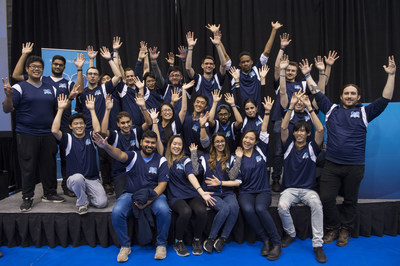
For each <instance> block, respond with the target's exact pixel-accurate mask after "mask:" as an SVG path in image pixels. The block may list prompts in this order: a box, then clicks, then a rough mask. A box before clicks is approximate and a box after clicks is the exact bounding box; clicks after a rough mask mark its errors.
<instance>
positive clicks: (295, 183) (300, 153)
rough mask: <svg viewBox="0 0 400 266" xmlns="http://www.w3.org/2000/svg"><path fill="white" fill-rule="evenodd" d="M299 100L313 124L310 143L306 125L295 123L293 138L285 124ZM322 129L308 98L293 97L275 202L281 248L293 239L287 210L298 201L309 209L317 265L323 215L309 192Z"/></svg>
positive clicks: (321, 259) (321, 255)
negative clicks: (283, 162)
mask: <svg viewBox="0 0 400 266" xmlns="http://www.w3.org/2000/svg"><path fill="white" fill-rule="evenodd" d="M298 101H302V102H303V103H304V104H305V106H306V108H307V110H308V111H309V113H310V115H311V117H312V119H311V120H312V121H313V124H314V126H315V128H316V131H315V137H314V140H312V141H308V142H307V137H308V136H309V135H310V134H311V128H310V125H309V124H308V123H307V122H306V121H304V120H300V121H298V122H297V123H296V124H295V125H294V128H293V138H289V129H288V126H289V121H290V117H291V115H292V112H293V109H294V106H295V105H296V103H297V102H298ZM323 131H324V129H323V126H322V124H321V122H320V121H319V119H318V117H317V116H316V114H315V112H314V110H313V109H312V105H311V102H310V100H309V99H308V96H306V95H304V94H295V95H294V96H293V97H292V99H291V102H290V107H289V109H288V111H287V113H286V115H285V118H284V119H283V121H282V125H281V139H282V143H283V145H284V160H285V164H284V167H285V172H284V175H283V187H284V188H285V190H284V191H283V192H282V193H281V197H280V199H279V203H278V212H279V216H280V217H281V220H282V225H283V229H284V230H285V232H286V234H287V235H286V236H285V237H284V238H283V239H282V246H283V247H288V246H289V245H290V244H291V243H292V242H293V241H294V239H295V237H296V230H295V227H294V224H293V220H292V217H291V215H290V207H291V206H292V205H293V204H296V203H298V202H302V203H304V204H305V205H307V206H309V207H310V208H311V225H312V234H313V239H312V245H313V247H314V253H315V256H316V259H317V261H318V262H321V263H324V262H326V261H327V259H326V255H325V253H324V251H323V249H322V244H323V241H322V237H323V214H322V203H321V200H320V198H319V196H318V194H317V192H315V191H314V190H313V188H314V187H315V184H316V181H315V169H316V159H317V155H318V153H319V152H320V149H319V146H320V145H321V144H322V140H323Z"/></svg>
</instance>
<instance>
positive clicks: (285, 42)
mask: <svg viewBox="0 0 400 266" xmlns="http://www.w3.org/2000/svg"><path fill="white" fill-rule="evenodd" d="M280 39H281V48H280V49H279V52H278V55H277V56H276V60H275V72H274V78H275V81H278V79H279V71H280V64H281V57H282V56H283V54H284V53H285V49H286V47H287V46H288V45H289V44H290V42H291V41H292V40H291V39H290V35H289V34H288V33H283V34H282V35H281V36H280Z"/></svg>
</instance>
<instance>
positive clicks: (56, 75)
mask: <svg viewBox="0 0 400 266" xmlns="http://www.w3.org/2000/svg"><path fill="white" fill-rule="evenodd" d="M33 45H34V44H33V43H30V42H28V43H25V44H22V53H21V57H20V58H19V60H18V62H17V65H16V66H15V69H14V72H13V74H12V77H13V78H14V79H16V80H18V81H23V80H27V79H28V76H27V75H24V74H23V71H24V64H25V61H26V58H27V57H28V55H29V54H30V53H31V52H32V50H33ZM84 62H85V58H84V57H83V54H78V56H77V57H76V58H74V64H75V66H76V72H77V79H76V84H78V85H79V88H78V91H79V93H81V92H82V90H83V87H84V86H83V74H82V67H83V64H84ZM65 64H66V60H65V58H64V57H63V56H61V55H55V56H53V59H52V61H51V75H50V76H42V78H41V81H42V82H44V83H47V84H49V85H51V86H53V87H55V88H56V90H57V92H56V97H58V96H59V95H61V94H64V95H67V97H68V96H69V94H70V92H71V91H72V88H73V87H74V85H75V83H74V82H73V81H71V80H68V79H66V78H64V76H63V73H64V70H65ZM70 116H71V105H69V106H68V108H67V109H66V110H65V111H64V113H63V117H62V119H61V131H63V132H67V133H71V132H72V131H71V129H70V128H69V124H68V123H69V117H70ZM59 147H60V162H61V176H62V178H63V181H62V183H61V187H62V189H63V191H64V195H67V196H69V197H75V195H74V193H73V192H72V191H71V190H69V189H68V188H67V175H66V168H65V150H63V149H61V146H59Z"/></svg>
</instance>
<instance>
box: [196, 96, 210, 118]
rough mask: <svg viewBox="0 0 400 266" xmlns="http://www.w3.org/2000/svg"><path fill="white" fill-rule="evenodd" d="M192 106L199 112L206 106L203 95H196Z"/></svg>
mask: <svg viewBox="0 0 400 266" xmlns="http://www.w3.org/2000/svg"><path fill="white" fill-rule="evenodd" d="M193 107H194V108H193V109H194V111H195V112H196V113H198V114H201V113H202V112H203V111H204V110H205V109H206V107H207V100H206V99H204V98H203V97H197V98H196V99H195V100H194V103H193Z"/></svg>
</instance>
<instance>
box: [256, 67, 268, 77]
mask: <svg viewBox="0 0 400 266" xmlns="http://www.w3.org/2000/svg"><path fill="white" fill-rule="evenodd" d="M269 69H270V68H269V66H267V65H264V66H262V67H261V68H260V69H258V72H259V73H260V76H261V78H263V79H265V77H266V76H267V74H268V72H269Z"/></svg>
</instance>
